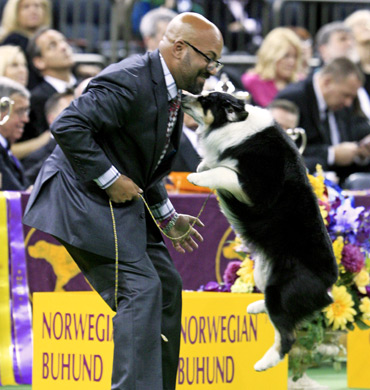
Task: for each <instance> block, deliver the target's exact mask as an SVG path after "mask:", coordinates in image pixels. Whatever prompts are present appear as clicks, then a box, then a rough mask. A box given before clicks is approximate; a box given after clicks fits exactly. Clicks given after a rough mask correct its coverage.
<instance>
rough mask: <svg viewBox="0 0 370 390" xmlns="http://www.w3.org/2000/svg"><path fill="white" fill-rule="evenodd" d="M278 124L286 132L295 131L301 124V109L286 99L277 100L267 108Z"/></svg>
mask: <svg viewBox="0 0 370 390" xmlns="http://www.w3.org/2000/svg"><path fill="white" fill-rule="evenodd" d="M267 108H268V109H269V111H270V112H271V115H272V116H273V118H274V119H275V120H276V122H277V123H278V124H279V125H280V126H281V127H282V129H284V130H288V129H295V128H296V127H297V126H298V123H299V109H298V106H297V105H296V104H294V103H293V102H291V101H290V100H286V99H275V100H273V101H272V102H271V103H270V104H269V105H268V107H267Z"/></svg>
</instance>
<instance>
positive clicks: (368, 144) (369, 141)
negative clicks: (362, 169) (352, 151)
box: [358, 135, 370, 159]
mask: <svg viewBox="0 0 370 390" xmlns="http://www.w3.org/2000/svg"><path fill="white" fill-rule="evenodd" d="M358 155H359V156H360V157H361V158H362V159H365V158H369V157H370V135H368V136H366V137H365V138H363V139H362V140H361V141H360V142H359V145H358Z"/></svg>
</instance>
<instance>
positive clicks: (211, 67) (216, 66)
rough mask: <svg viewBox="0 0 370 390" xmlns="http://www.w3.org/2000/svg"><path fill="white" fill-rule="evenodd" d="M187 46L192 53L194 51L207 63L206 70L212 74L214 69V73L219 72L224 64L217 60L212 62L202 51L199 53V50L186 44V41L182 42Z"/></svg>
mask: <svg viewBox="0 0 370 390" xmlns="http://www.w3.org/2000/svg"><path fill="white" fill-rule="evenodd" d="M184 42H185V43H186V44H187V45H188V46H190V47H191V48H192V49H193V50H194V51H196V52H197V53H198V54H200V55H202V56H203V57H204V58H205V59H206V60H207V61H208V65H207V70H208V71H210V72H212V71H213V70H215V69H216V71H217V72H218V71H220V70H221V69H222V68H223V66H224V64H222V63H221V62H220V61H217V60H213V59H212V58H210V57H208V56H207V54H204V53H203V52H202V51H200V50H199V49H197V48H196V47H195V46H193V45H192V44H191V43H189V42H187V41H184Z"/></svg>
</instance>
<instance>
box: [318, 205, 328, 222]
mask: <svg viewBox="0 0 370 390" xmlns="http://www.w3.org/2000/svg"><path fill="white" fill-rule="evenodd" d="M319 208H320V213H321V217H322V219H323V220H324V224H325V225H328V224H329V222H328V220H327V217H328V214H329V213H328V210H327V209H326V207H325V206H324V205H319Z"/></svg>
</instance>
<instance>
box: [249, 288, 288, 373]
mask: <svg viewBox="0 0 370 390" xmlns="http://www.w3.org/2000/svg"><path fill="white" fill-rule="evenodd" d="M281 293H282V291H281V290H280V289H279V288H277V287H276V286H271V285H270V286H269V285H268V286H267V287H266V290H265V305H266V312H267V313H268V316H269V318H270V321H271V323H272V325H273V326H274V329H275V341H274V344H273V345H272V347H271V348H270V349H269V350H268V351H267V352H266V353H265V355H264V356H263V358H262V359H261V360H259V361H258V362H257V363H256V364H255V366H254V368H255V370H256V371H264V370H267V369H268V368H271V367H274V366H276V365H277V364H278V363H279V362H280V361H282V360H283V359H284V356H285V355H286V354H287V353H288V352H289V351H290V349H291V348H292V345H293V344H294V342H295V332H294V327H295V321H294V320H293V318H292V317H291V316H290V315H289V313H288V312H287V311H286V310H284V307H283V305H282V301H281V300H282V296H281Z"/></svg>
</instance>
